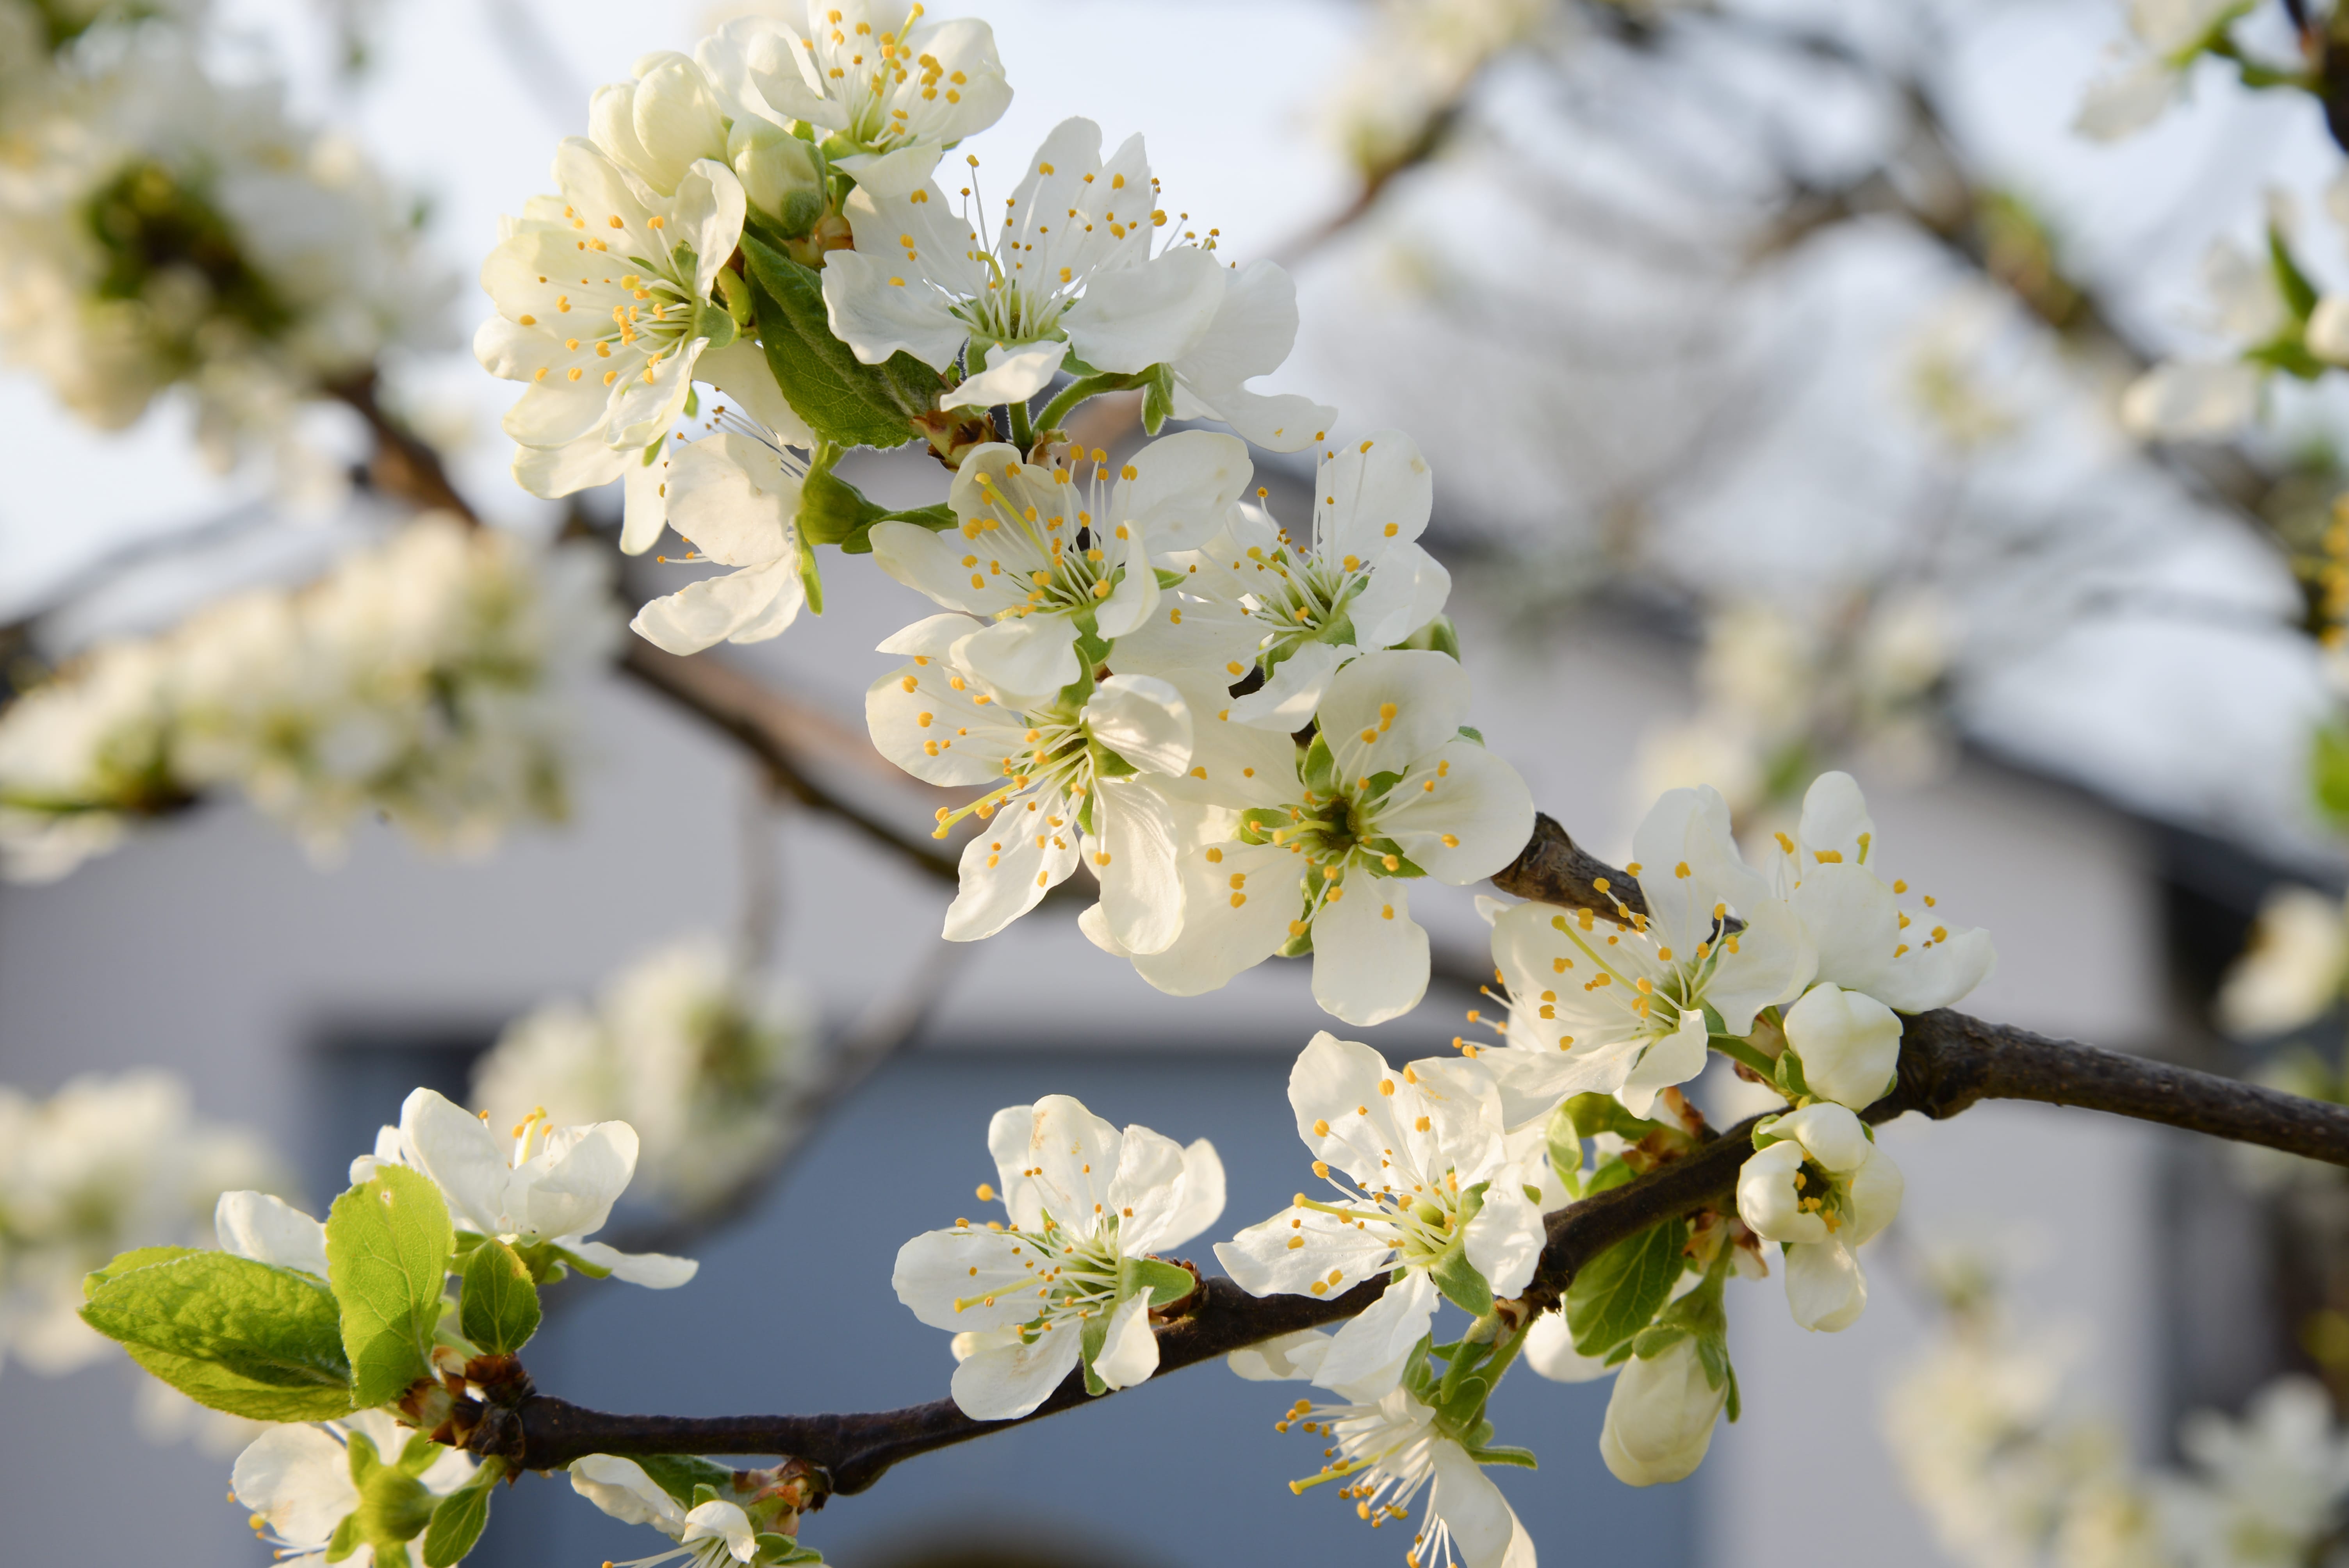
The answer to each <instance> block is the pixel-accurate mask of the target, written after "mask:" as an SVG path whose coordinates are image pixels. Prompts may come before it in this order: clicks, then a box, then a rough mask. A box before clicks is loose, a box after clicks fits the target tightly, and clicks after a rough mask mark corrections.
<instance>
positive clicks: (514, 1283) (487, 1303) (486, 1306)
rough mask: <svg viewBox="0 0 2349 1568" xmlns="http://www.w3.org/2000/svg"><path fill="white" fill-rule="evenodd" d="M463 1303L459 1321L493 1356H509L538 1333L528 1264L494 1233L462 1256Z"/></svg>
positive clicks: (534, 1289)
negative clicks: (467, 1254) (463, 1264)
mask: <svg viewBox="0 0 2349 1568" xmlns="http://www.w3.org/2000/svg"><path fill="white" fill-rule="evenodd" d="M464 1281H465V1296H464V1304H463V1305H462V1306H461V1307H460V1309H459V1311H458V1314H457V1326H458V1329H459V1331H460V1332H461V1333H462V1334H463V1335H464V1336H465V1337H466V1338H468V1339H470V1340H471V1341H472V1342H473V1343H474V1344H476V1345H478V1346H481V1348H482V1349H484V1350H486V1351H488V1352H489V1353H490V1354H492V1356H510V1355H512V1353H513V1352H515V1351H517V1350H519V1349H521V1348H522V1347H523V1346H525V1345H527V1344H529V1343H530V1336H532V1335H533V1334H536V1333H537V1332H538V1319H539V1305H538V1286H537V1285H535V1284H533V1283H532V1282H531V1277H530V1267H529V1265H528V1264H524V1263H523V1261H522V1259H521V1258H520V1257H518V1256H516V1255H515V1253H514V1250H513V1249H512V1247H510V1246H508V1245H506V1244H505V1243H503V1242H501V1241H498V1240H497V1239H495V1238H494V1237H492V1238H491V1239H490V1240H487V1241H484V1242H483V1243H481V1245H480V1246H478V1247H475V1248H474V1249H473V1250H472V1253H471V1255H470V1256H468V1257H467V1258H466V1259H465V1270H464Z"/></svg>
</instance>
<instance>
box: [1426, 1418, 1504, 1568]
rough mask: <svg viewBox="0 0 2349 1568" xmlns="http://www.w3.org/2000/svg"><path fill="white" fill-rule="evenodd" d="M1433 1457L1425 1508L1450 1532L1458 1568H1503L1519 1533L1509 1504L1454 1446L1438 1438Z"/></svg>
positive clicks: (1479, 1467) (1464, 1452)
mask: <svg viewBox="0 0 2349 1568" xmlns="http://www.w3.org/2000/svg"><path fill="white" fill-rule="evenodd" d="M1433 1459H1434V1461H1435V1491H1434V1493H1433V1496H1432V1497H1430V1498H1429V1500H1428V1508H1429V1510H1430V1511H1432V1512H1433V1513H1434V1514H1435V1516H1436V1517H1437V1518H1439V1519H1441V1520H1443V1521H1444V1524H1445V1525H1446V1526H1447V1527H1448V1528H1449V1529H1450V1530H1451V1532H1452V1549H1453V1551H1454V1553H1457V1554H1458V1556H1459V1560H1460V1564H1461V1568H1502V1563H1503V1560H1504V1558H1505V1557H1506V1555H1507V1553H1508V1551H1509V1543H1510V1542H1511V1541H1512V1540H1513V1539H1514V1538H1515V1537H1516V1535H1518V1534H1519V1533H1520V1531H1519V1529H1518V1526H1517V1516H1516V1514H1515V1513H1513V1512H1511V1511H1510V1510H1509V1502H1508V1500H1507V1499H1506V1498H1505V1497H1503V1496H1502V1495H1501V1489H1500V1488H1499V1487H1497V1486H1495V1485H1494V1484H1493V1478H1492V1477H1490V1476H1488V1475H1486V1474H1485V1467H1484V1466H1482V1465H1480V1464H1478V1463H1477V1462H1476V1461H1475V1460H1472V1459H1470V1458H1469V1457H1468V1450H1467V1449H1464V1448H1462V1447H1461V1446H1460V1445H1459V1444H1458V1443H1455V1442H1453V1441H1451V1440H1449V1439H1437V1440H1436V1442H1435V1444H1434V1448H1433Z"/></svg>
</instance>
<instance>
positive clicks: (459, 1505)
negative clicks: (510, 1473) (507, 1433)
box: [424, 1454, 505, 1568]
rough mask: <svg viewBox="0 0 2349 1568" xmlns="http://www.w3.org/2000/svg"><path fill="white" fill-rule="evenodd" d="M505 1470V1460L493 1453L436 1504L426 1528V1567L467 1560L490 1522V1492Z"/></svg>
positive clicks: (446, 1567) (443, 1566)
mask: <svg viewBox="0 0 2349 1568" xmlns="http://www.w3.org/2000/svg"><path fill="white" fill-rule="evenodd" d="M433 1457H434V1458H435V1459H438V1458H439V1457H440V1456H439V1455H437V1454H436V1455H434V1456H433ZM504 1473H505V1461H504V1460H500V1459H498V1458H497V1457H496V1456H494V1455H492V1457H490V1458H489V1459H486V1460H482V1461H481V1469H480V1470H475V1471H474V1472H473V1479H472V1480H470V1481H468V1482H466V1483H465V1484H464V1485H463V1486H461V1487H459V1488H458V1489H457V1490H456V1491H452V1492H450V1494H449V1495H448V1496H446V1497H444V1498H442V1499H441V1500H440V1502H439V1503H437V1504H435V1505H434V1507H433V1510H432V1522H431V1523H430V1524H429V1525H427V1526H425V1528H424V1568H451V1564H454V1563H461V1562H463V1561H464V1560H465V1553H468V1552H471V1550H472V1549H473V1543H474V1542H477V1541H479V1540H480V1539H481V1528H482V1526H484V1525H486V1524H488V1523H489V1522H490V1493H491V1492H492V1491H494V1490H495V1489H496V1486H497V1482H498V1478H499V1477H500V1476H502V1475H503V1474H504Z"/></svg>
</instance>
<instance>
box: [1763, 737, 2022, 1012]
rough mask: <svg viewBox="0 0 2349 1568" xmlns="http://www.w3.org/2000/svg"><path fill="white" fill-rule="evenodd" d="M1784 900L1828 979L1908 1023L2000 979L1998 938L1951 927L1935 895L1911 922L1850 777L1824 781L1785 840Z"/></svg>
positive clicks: (1780, 840) (1781, 844) (1902, 889)
mask: <svg viewBox="0 0 2349 1568" xmlns="http://www.w3.org/2000/svg"><path fill="white" fill-rule="evenodd" d="M1776 840H1777V844H1778V851H1779V852H1778V853H1777V855H1775V857H1773V865H1772V871H1773V873H1774V879H1775V884H1776V887H1777V891H1778V892H1779V894H1780V896H1781V897H1783V898H1785V900H1786V902H1787V903H1788V904H1790V905H1791V906H1792V907H1793V909H1794V912H1795V916H1796V918H1798V919H1799V920H1801V922H1802V923H1803V927H1804V929H1805V930H1806V931H1807V932H1808V933H1809V934H1810V936H1811V940H1812V942H1813V944H1815V945H1816V948H1817V950H1818V978H1819V979H1821V980H1826V981H1832V982H1833V983H1834V984H1836V985H1840V986H1842V987H1843V988H1844V989H1846V990H1847V991H1859V992H1863V993H1865V994H1866V995H1870V996H1873V997H1875V998H1876V999H1877V1000H1878V1001H1879V1002H1881V1003H1883V1004H1884V1005H1885V1006H1888V1007H1891V1008H1893V1009H1895V1010H1896V1011H1899V1012H1902V1013H1923V1012H1929V1011H1930V1010H1931V1009H1933V1008H1935V1007H1946V1006H1951V1004H1953V1003H1955V1002H1957V1001H1958V1000H1960V999H1961V998H1962V997H1963V996H1964V995H1966V993H1967V992H1969V991H1971V990H1972V989H1973V988H1974V987H1975V986H1977V985H1981V984H1982V982H1983V981H1984V980H1986V979H1988V978H1989V977H1990V973H1991V969H1992V965H1994V964H1995V962H1996V954H1994V953H1993V952H1992V948H1991V941H1990V934H1989V933H1988V932H1985V931H1979V930H1974V929H1971V928H1956V929H1953V928H1951V926H1948V925H1946V924H1943V923H1941V917H1940V915H1939V914H1938V913H1935V910H1936V909H1937V907H1938V905H1937V903H1936V902H1935V900H1934V899H1933V898H1932V896H1931V895H1930V894H1921V895H1919V899H1920V907H1919V908H1918V909H1917V910H1916V911H1915V913H1911V912H1910V911H1909V910H1907V909H1903V908H1902V907H1901V906H1900V901H1901V900H1902V899H1903V898H1905V897H1907V896H1908V895H1909V883H1908V882H1906V881H1902V880H1898V879H1896V880H1894V881H1892V882H1886V881H1885V880H1884V879H1883V877H1882V876H1881V875H1879V874H1878V867H1880V866H1882V865H1883V863H1884V861H1883V857H1882V855H1881V854H1880V853H1879V852H1878V851H1879V850H1880V849H1881V847H1882V846H1880V845H1879V844H1878V842H1877V841H1876V823H1875V821H1874V820H1873V819H1871V818H1870V817H1869V816H1868V802H1867V801H1866V800H1865V799H1862V798H1861V796H1860V792H1859V786H1858V785H1857V783H1855V782H1854V781H1853V779H1852V777H1851V775H1850V774H1848V773H1822V774H1820V775H1819V776H1818V778H1817V779H1814V780H1813V781H1812V783H1811V788H1810V790H1809V792H1808V793H1807V794H1806V795H1805V796H1804V797H1803V818H1802V821H1801V824H1800V825H1799V827H1798V828H1797V830H1796V831H1795V833H1794V834H1793V835H1792V836H1789V835H1787V834H1785V833H1783V832H1782V833H1779V834H1777V835H1776Z"/></svg>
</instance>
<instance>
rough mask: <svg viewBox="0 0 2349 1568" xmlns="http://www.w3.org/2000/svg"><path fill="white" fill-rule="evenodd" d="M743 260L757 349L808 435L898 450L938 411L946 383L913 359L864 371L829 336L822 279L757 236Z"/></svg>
mask: <svg viewBox="0 0 2349 1568" xmlns="http://www.w3.org/2000/svg"><path fill="white" fill-rule="evenodd" d="M742 254H743V256H744V258H745V259H746V260H748V262H749V263H750V277H751V279H752V281H753V282H755V283H756V284H758V300H757V302H756V303H757V313H758V323H759V342H760V346H761V347H762V348H763V349H764V350H765V351H766V356H767V366H768V368H769V369H771V370H772V371H773V372H774V374H775V383H776V385H777V386H779V387H781V388H782V392H783V396H784V397H785V398H786V399H788V400H789V401H790V403H791V406H792V409H793V410H794V411H796V412H797V413H798V415H799V417H800V418H802V419H805V420H806V421H807V422H808V428H810V429H812V430H813V431H814V432H815V433H816V434H817V435H819V436H821V437H823V438H824V439H826V440H828V441H837V442H839V443H840V444H841V445H842V446H843V447H900V446H903V445H905V443H906V442H907V441H910V440H912V439H914V438H915V437H916V435H917V434H918V433H919V432H917V431H916V429H915V428H914V426H913V423H912V421H913V420H914V419H916V418H918V417H920V416H921V415H924V414H926V413H928V412H930V411H931V410H932V409H934V408H936V407H937V400H938V392H939V390H940V388H941V387H944V385H945V383H944V382H943V381H942V380H941V379H940V377H939V376H938V373H937V372H936V371H935V370H933V369H931V368H930V367H929V366H926V365H925V364H923V363H922V362H921V361H920V360H918V359H916V358H915V357H914V356H912V355H910V354H905V353H902V352H901V353H897V354H893V355H891V356H889V358H888V359H887V360H886V361H885V363H883V364H880V365H866V364H864V363H863V362H862V361H861V360H859V359H858V358H857V357H856V354H855V351H854V350H853V349H851V348H850V347H849V346H848V345H846V344H844V343H843V342H841V341H840V339H838V338H837V337H834V336H833V335H832V324H831V318H830V316H829V315H828V314H827V313H826V311H825V309H824V303H823V274H822V273H817V272H816V271H814V270H813V269H812V268H809V267H803V266H802V265H801V264H800V263H797V262H795V261H793V260H792V259H791V257H789V256H787V255H785V254H784V253H782V252H781V251H779V250H777V249H775V248H774V247H773V246H772V245H770V244H768V243H767V242H764V241H763V240H761V239H759V238H758V237H757V236H756V235H753V234H744V235H743V236H742Z"/></svg>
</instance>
